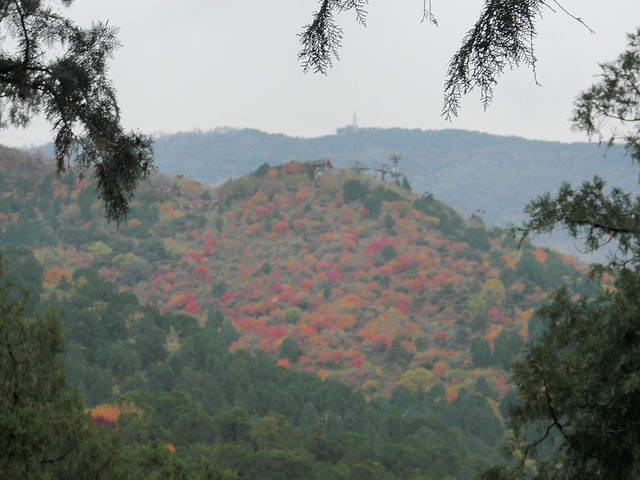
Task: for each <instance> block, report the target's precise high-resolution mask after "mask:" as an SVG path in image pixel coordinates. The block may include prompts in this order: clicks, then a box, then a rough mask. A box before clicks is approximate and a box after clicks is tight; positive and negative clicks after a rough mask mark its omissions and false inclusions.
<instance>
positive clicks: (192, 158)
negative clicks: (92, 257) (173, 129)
mask: <svg viewBox="0 0 640 480" xmlns="http://www.w3.org/2000/svg"><path fill="white" fill-rule="evenodd" d="M44 150H45V152H46V151H47V148H44ZM393 152H398V153H399V154H400V155H402V160H401V161H400V170H401V171H402V172H403V173H404V174H406V176H407V178H408V180H409V182H410V184H411V186H412V189H413V191H414V192H416V193H423V192H426V191H428V192H430V193H433V195H434V196H435V197H436V198H437V199H439V200H441V201H443V202H444V203H446V204H448V205H450V206H452V207H454V208H456V209H458V210H459V211H461V212H463V213H464V214H466V215H471V214H473V213H476V214H478V215H480V216H481V217H482V218H483V219H484V220H485V221H486V222H487V224H489V225H497V226H505V225H507V224H508V223H510V222H514V223H519V222H520V221H521V220H522V219H523V218H524V215H523V209H524V207H525V205H526V204H527V202H528V201H529V200H531V199H532V198H534V197H535V196H537V195H541V194H543V193H544V192H546V191H551V192H554V191H556V190H557V188H558V187H559V186H560V184H561V183H562V182H563V181H568V182H570V183H572V184H580V183H582V182H584V181H585V180H588V179H591V178H593V175H596V174H597V175H599V176H601V177H602V178H604V179H605V180H606V181H607V182H608V183H609V185H615V186H619V187H622V188H625V189H628V190H633V189H634V187H636V186H637V178H638V177H637V175H638V173H637V170H636V168H635V167H634V166H633V165H632V164H631V162H630V161H629V159H627V158H625V156H624V151H623V150H622V149H607V148H606V147H605V146H599V145H598V144H597V143H586V142H585V143H571V144H566V143H560V142H548V141H534V140H526V139H523V138H518V137H501V136H496V135H490V134H486V133H479V132H472V131H464V130H439V131H433V130H427V131H425V130H419V129H414V130H408V129H401V128H387V129H383V128H355V127H345V128H340V129H338V130H337V131H336V133H335V134H334V135H327V136H323V137H317V138H300V137H290V136H286V135H283V134H271V133H266V132H262V131H260V130H255V129H246V128H245V129H236V128H218V129H215V130H212V131H207V132H203V131H192V132H183V133H175V134H167V135H161V136H159V137H158V138H156V140H155V154H156V159H157V165H158V167H159V168H160V171H161V172H162V173H164V174H166V175H175V174H179V173H181V174H184V175H185V176H187V177H189V178H192V179H195V180H198V181H201V182H203V183H207V184H209V185H213V186H218V185H220V184H222V183H223V182H225V181H227V180H229V179H230V178H238V177H240V176H243V175H246V174H247V173H249V172H252V171H255V170H256V169H257V168H258V167H259V166H260V165H262V164H263V163H265V162H267V163H269V164H270V165H278V164H282V163H285V162H287V161H290V160H298V159H300V160H314V159H321V158H329V159H330V160H331V162H332V163H333V165H335V166H338V167H349V166H351V165H353V164H354V163H355V162H360V163H362V164H363V165H365V166H366V167H368V168H370V169H371V170H369V172H367V173H370V174H373V173H375V172H374V170H373V169H374V168H375V167H376V166H381V165H382V164H383V163H388V162H389V157H390V155H391V154H392V153H393ZM553 240H554V241H553V242H549V241H547V239H538V240H537V241H538V242H542V243H546V244H548V245H551V246H555V247H557V248H560V249H562V250H564V251H567V253H570V254H573V255H575V254H577V253H578V252H577V251H576V249H575V248H573V243H572V242H571V241H568V240H567V239H563V238H562V237H555V236H554V239H553Z"/></svg>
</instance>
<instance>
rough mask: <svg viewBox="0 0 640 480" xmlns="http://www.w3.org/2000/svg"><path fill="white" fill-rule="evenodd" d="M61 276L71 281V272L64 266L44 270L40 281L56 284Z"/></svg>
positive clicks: (46, 283)
mask: <svg viewBox="0 0 640 480" xmlns="http://www.w3.org/2000/svg"><path fill="white" fill-rule="evenodd" d="M62 277H64V278H66V279H67V281H71V272H70V271H69V270H67V269H66V268H61V267H51V268H48V269H47V271H46V272H45V274H44V278H43V279H42V282H43V283H44V284H45V285H57V284H58V283H60V280H62Z"/></svg>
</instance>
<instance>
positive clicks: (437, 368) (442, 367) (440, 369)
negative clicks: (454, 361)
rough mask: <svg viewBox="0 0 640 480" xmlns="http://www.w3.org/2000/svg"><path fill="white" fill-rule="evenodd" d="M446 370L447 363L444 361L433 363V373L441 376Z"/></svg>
mask: <svg viewBox="0 0 640 480" xmlns="http://www.w3.org/2000/svg"><path fill="white" fill-rule="evenodd" d="M446 371H447V364H446V363H444V362H443V361H440V362H436V363H435V364H434V365H433V373H435V374H436V375H438V376H439V377H441V376H442V375H443V374H444V372H446Z"/></svg>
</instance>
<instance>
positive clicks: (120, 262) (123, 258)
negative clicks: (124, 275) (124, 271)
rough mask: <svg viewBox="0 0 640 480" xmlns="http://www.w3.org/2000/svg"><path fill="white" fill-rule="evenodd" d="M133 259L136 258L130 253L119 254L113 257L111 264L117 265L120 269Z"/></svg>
mask: <svg viewBox="0 0 640 480" xmlns="http://www.w3.org/2000/svg"><path fill="white" fill-rule="evenodd" d="M135 257H136V256H135V255H134V254H133V253H131V252H127V253H119V254H118V255H116V256H115V257H113V260H111V263H113V264H114V265H117V266H118V267H119V268H122V267H124V266H125V265H126V264H127V263H129V262H130V261H131V260H132V259H134V258H135Z"/></svg>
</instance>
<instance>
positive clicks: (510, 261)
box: [504, 255, 518, 268]
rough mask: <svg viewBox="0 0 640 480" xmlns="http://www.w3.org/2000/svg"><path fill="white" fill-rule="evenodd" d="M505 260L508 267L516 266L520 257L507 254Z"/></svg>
mask: <svg viewBox="0 0 640 480" xmlns="http://www.w3.org/2000/svg"><path fill="white" fill-rule="evenodd" d="M504 261H505V262H507V267H509V268H516V263H518V259H517V258H515V257H509V256H507V255H505V256H504Z"/></svg>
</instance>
